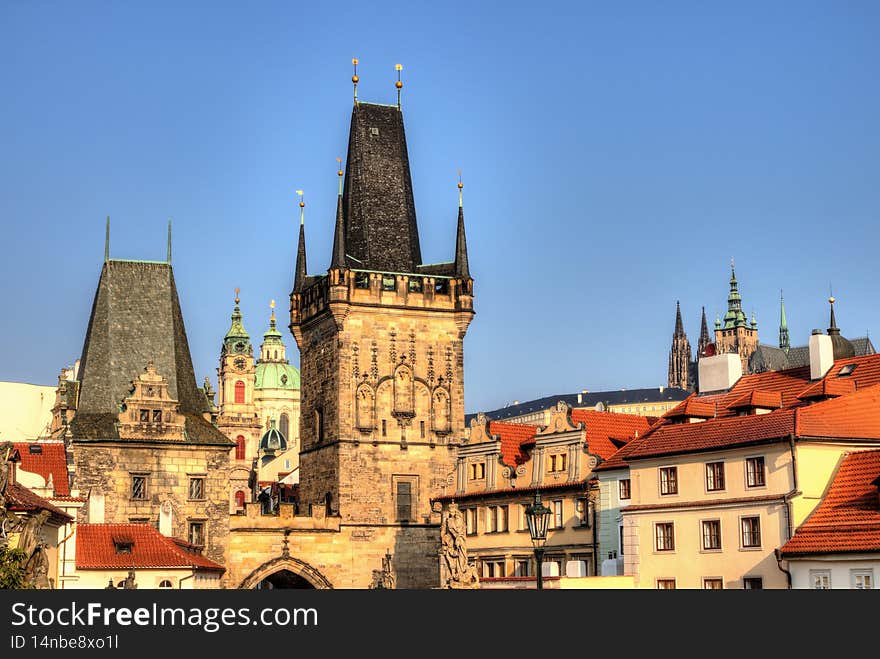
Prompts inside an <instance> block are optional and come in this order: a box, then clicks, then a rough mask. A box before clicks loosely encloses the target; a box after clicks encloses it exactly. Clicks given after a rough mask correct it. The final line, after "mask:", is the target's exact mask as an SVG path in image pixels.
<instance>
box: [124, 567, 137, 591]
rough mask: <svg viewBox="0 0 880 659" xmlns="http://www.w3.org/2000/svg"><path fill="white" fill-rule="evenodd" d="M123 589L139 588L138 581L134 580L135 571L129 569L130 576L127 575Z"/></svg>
mask: <svg viewBox="0 0 880 659" xmlns="http://www.w3.org/2000/svg"><path fill="white" fill-rule="evenodd" d="M122 588H123V590H137V583H136V582H135V580H134V571H133V570H129V571H128V576H127V577H125V581H124V582H123V583H122Z"/></svg>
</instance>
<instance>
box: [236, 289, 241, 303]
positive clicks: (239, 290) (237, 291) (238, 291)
mask: <svg viewBox="0 0 880 659" xmlns="http://www.w3.org/2000/svg"><path fill="white" fill-rule="evenodd" d="M240 292H241V289H240V288H238V287H236V289H235V304H238V294H239V293H240Z"/></svg>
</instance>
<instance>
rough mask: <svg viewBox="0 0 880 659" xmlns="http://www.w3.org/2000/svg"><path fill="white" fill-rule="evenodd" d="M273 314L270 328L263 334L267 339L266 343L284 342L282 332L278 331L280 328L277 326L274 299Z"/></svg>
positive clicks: (270, 319)
mask: <svg viewBox="0 0 880 659" xmlns="http://www.w3.org/2000/svg"><path fill="white" fill-rule="evenodd" d="M272 304H273V306H272V316H271V317H270V318H269V329H267V330H266V332H265V334H263V338H264V339H265V341H264V343H270V344H271V343H282V341H281V332H279V331H278V328H277V327H275V307H274V304H275V301H274V300H273V301H272Z"/></svg>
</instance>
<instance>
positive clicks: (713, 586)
mask: <svg viewBox="0 0 880 659" xmlns="http://www.w3.org/2000/svg"><path fill="white" fill-rule="evenodd" d="M703 590H724V580H723V579H718V578H716V577H712V578H709V579H703Z"/></svg>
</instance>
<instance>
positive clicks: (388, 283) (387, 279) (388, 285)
mask: <svg viewBox="0 0 880 659" xmlns="http://www.w3.org/2000/svg"><path fill="white" fill-rule="evenodd" d="M382 290H383V291H393V290H394V277H393V276H388V275H383V276H382Z"/></svg>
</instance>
